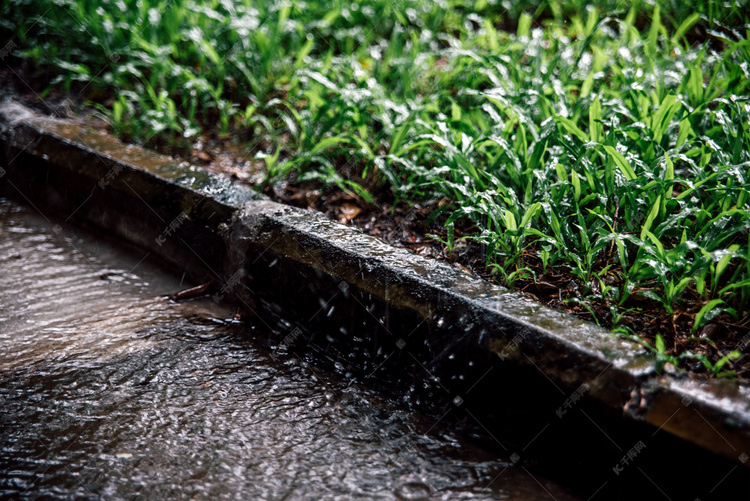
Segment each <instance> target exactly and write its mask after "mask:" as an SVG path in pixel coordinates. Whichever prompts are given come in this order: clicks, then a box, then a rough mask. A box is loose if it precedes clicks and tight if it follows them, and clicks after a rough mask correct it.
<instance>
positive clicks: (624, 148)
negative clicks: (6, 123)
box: [2, 0, 750, 375]
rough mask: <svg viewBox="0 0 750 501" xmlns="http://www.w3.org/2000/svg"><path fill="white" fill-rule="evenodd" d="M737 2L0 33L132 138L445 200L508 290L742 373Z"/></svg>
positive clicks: (398, 195)
mask: <svg viewBox="0 0 750 501" xmlns="http://www.w3.org/2000/svg"><path fill="white" fill-rule="evenodd" d="M747 7H748V6H747V5H743V3H742V2H740V1H737V0H734V1H728V2H719V1H707V2H698V1H693V2H671V1H668V0H657V1H656V2H638V1H636V2H635V3H632V4H625V3H623V2H618V1H608V0H592V1H583V0H578V1H573V2H569V3H562V2H557V1H554V0H540V1H533V0H532V1H522V2H518V3H511V2H507V1H503V2H500V1H497V0H495V1H492V0H478V1H476V2H467V1H458V0H443V1H441V2H433V1H428V0H402V1H399V2H390V1H385V0H371V1H354V2H343V1H326V2H322V1H321V2H318V1H308V2H302V1H296V0H291V1H284V2H281V1H278V2H256V1H253V0H245V1H239V0H221V1H220V0H190V1H187V0H171V1H168V0H139V1H137V2H136V1H129V0H117V1H108V0H99V1H93V0H67V1H62V0H60V1H54V2H53V1H51V0H42V1H33V2H32V1H11V2H8V1H6V2H5V8H4V16H3V21H2V34H3V36H4V37H5V38H6V39H9V40H14V41H15V43H16V44H17V45H18V49H17V50H16V51H15V52H14V58H11V61H12V62H14V63H13V64H23V65H26V66H28V67H30V68H32V69H33V70H34V71H35V72H36V75H37V76H36V78H37V79H43V78H46V77H49V78H50V79H51V81H52V84H53V85H58V86H62V87H63V88H64V89H67V90H75V91H77V92H83V93H84V94H85V97H86V98H87V99H89V100H91V101H93V102H95V103H97V106H99V107H100V109H101V110H103V111H104V113H106V115H107V116H108V117H109V119H110V120H111V122H112V124H113V126H114V128H115V130H116V131H117V132H118V133H119V134H121V135H123V136H125V137H126V138H128V139H130V140H133V141H140V142H145V141H148V142H149V144H152V143H154V142H157V143H161V144H170V145H173V146H175V147H178V148H179V147H183V148H185V147H189V145H190V143H191V142H192V141H194V140H195V139H196V138H198V137H201V136H213V137H218V138H228V137H231V138H234V139H235V140H236V141H238V142H240V143H243V144H246V145H247V152H246V153H247V154H248V155H250V156H251V157H252V158H254V159H255V160H256V161H258V162H262V163H263V165H264V168H265V170H264V176H265V177H264V180H263V186H264V187H267V186H270V185H272V184H273V183H275V182H277V181H279V180H281V179H284V178H286V177H287V176H289V175H290V174H292V173H294V175H295V176H296V179H297V181H298V182H306V181H316V182H320V183H326V184H333V185H336V186H338V187H339V188H340V189H342V190H345V191H347V192H351V193H354V194H356V195H357V196H359V197H360V198H361V199H363V200H365V201H368V202H369V201H372V200H373V195H374V194H376V193H382V192H384V191H385V192H387V193H389V195H390V196H391V197H392V198H393V200H395V202H399V201H400V202H403V203H407V204H408V203H415V202H425V201H434V200H439V199H442V200H443V201H445V200H447V203H441V204H440V205H439V208H438V206H437V205H435V207H436V210H437V211H438V213H439V214H438V215H439V216H440V217H441V218H442V219H440V220H441V221H443V222H444V223H445V232H444V233H442V236H440V237H439V238H441V239H442V241H443V242H444V243H445V245H446V246H447V247H448V248H449V250H452V248H453V246H454V245H455V244H456V235H457V234H460V235H462V238H465V239H468V240H470V241H472V242H474V243H476V244H478V245H481V246H482V248H483V250H484V253H483V262H482V263H481V265H482V266H486V267H488V268H490V269H491V270H493V272H494V273H495V276H496V277H497V278H498V279H499V280H501V281H503V282H504V283H506V284H508V285H511V286H512V285H514V284H516V285H518V284H520V285H524V284H527V285H528V284H532V283H538V282H542V281H546V282H553V283H555V284H562V283H566V284H570V285H566V286H565V287H563V286H561V285H558V286H557V289H558V292H559V296H560V298H561V299H560V300H558V301H554V300H550V301H549V303H550V304H552V305H553V306H557V307H562V308H568V309H576V308H580V309H581V310H582V311H588V312H590V313H591V314H592V315H593V317H594V318H595V319H597V321H599V322H602V323H604V324H605V325H607V326H609V327H615V328H617V329H619V330H620V331H621V332H624V333H625V334H626V335H630V334H632V333H633V332H638V333H642V332H645V333H646V335H645V339H644V340H643V341H642V342H643V343H645V344H646V345H647V346H648V347H649V348H650V349H651V350H652V351H654V352H655V353H657V358H658V359H659V360H660V361H662V362H673V363H676V364H682V365H683V366H688V367H691V368H693V369H695V370H703V371H707V372H708V373H709V374H723V375H729V374H730V373H731V371H726V370H724V369H726V368H727V367H730V368H732V367H734V368H735V369H737V370H739V371H740V372H741V373H743V375H747V374H750V372H748V371H747V370H746V369H742V368H741V367H742V365H741V364H739V363H738V362H735V361H736V360H737V359H738V358H739V356H740V354H741V353H742V352H744V351H745V348H746V345H747V342H745V341H744V339H746V338H744V337H743V336H744V335H746V334H747V332H748V326H749V325H750V317H749V316H748V313H749V311H748V305H749V302H748V299H749V298H750V208H749V206H748V197H749V193H748V192H749V191H750V184H749V181H748V172H749V169H748V166H750V102H749V101H748V86H749V85H750V83H749V82H750V75H748V72H749V71H750V70H749V69H748V65H749V64H750V41H748V31H749V30H750V28H748V23H749V22H750V19H749V18H750V9H748V8H747ZM50 88H51V87H50ZM42 97H44V96H42ZM563 289H565V291H564V292H565V295H566V297H567V298H568V299H567V301H562V291H563ZM717 325H718V326H720V327H721V329H720V330H718V331H717V330H716V329H712V328H709V327H711V326H717ZM712 333H713V335H712ZM717 333H719V334H717ZM732 370H734V369H732Z"/></svg>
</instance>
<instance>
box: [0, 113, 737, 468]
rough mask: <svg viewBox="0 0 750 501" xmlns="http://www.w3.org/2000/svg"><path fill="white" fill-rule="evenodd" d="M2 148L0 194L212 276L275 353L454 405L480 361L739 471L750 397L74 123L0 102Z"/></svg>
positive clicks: (219, 292) (568, 404) (563, 406)
mask: <svg viewBox="0 0 750 501" xmlns="http://www.w3.org/2000/svg"><path fill="white" fill-rule="evenodd" d="M0 141H2V144H3V154H2V157H4V158H3V160H4V161H3V163H2V164H0V165H2V166H3V167H2V170H0V193H6V194H11V195H14V196H19V194H20V196H22V197H23V198H25V199H26V200H27V201H28V202H30V203H32V204H35V205H37V206H40V207H42V208H45V207H48V208H50V209H52V210H55V211H57V212H58V213H60V214H63V215H66V216H67V215H68V214H69V215H70V217H72V216H75V218H76V219H79V220H83V221H87V222H89V223H91V224H94V225H96V226H98V227H101V228H104V229H106V230H108V231H110V232H113V233H115V234H117V235H119V236H121V237H123V238H125V239H127V240H129V241H131V242H134V243H136V244H137V245H140V246H142V247H143V248H145V249H148V250H149V251H150V252H153V253H156V254H159V255H160V256H162V257H163V258H165V259H166V260H167V261H169V262H171V263H172V264H173V265H175V266H178V267H180V268H181V269H185V270H189V271H190V272H191V273H192V274H193V275H194V276H195V277H196V278H197V279H199V280H203V279H211V280H214V281H215V283H216V284H217V288H216V292H215V294H214V298H215V299H216V300H217V301H219V300H224V299H225V298H228V299H229V300H232V301H235V302H239V304H243V305H244V308H245V309H246V310H250V311H254V312H256V313H258V315H260V316H261V317H262V318H265V319H268V320H267V321H268V322H269V324H270V325H274V328H273V329H272V330H274V331H275V332H276V333H277V334H278V335H279V336H280V339H282V343H281V345H280V347H277V348H275V350H276V351H274V353H279V354H282V353H285V352H286V350H287V349H288V348H290V346H291V345H293V344H294V343H299V342H300V339H305V340H306V342H314V344H315V346H317V347H318V350H319V351H320V352H321V353H322V354H323V355H324V356H325V357H328V359H330V360H331V361H332V362H333V363H344V362H345V361H346V360H347V357H351V353H358V354H359V355H361V356H362V357H364V358H363V359H364V360H366V363H364V365H365V367H363V368H362V369H363V373H369V371H370V370H375V371H377V370H378V369H377V368H378V367H381V366H383V364H386V362H388V361H389V360H390V362H388V363H393V361H394V359H395V360H396V361H397V360H398V359H400V360H402V361H403V360H407V361H410V363H411V364H412V365H413V366H415V367H417V368H419V366H421V369H423V370H424V371H426V372H427V373H428V374H430V375H431V379H432V380H437V382H436V383H435V386H436V387H437V386H441V387H443V388H444V389H445V391H446V392H447V393H448V394H449V395H450V398H452V401H453V403H454V404H455V405H461V403H462V402H464V401H466V400H467V399H468V398H469V397H468V395H469V392H470V391H472V388H473V387H474V386H473V385H474V384H476V383H475V380H474V379H472V378H471V377H469V376H472V374H473V372H472V370H469V371H468V372H467V371H463V372H462V371H461V370H460V369H457V367H461V364H464V365H463V367H467V366H473V360H474V359H475V358H477V359H480V360H483V363H479V364H477V368H479V367H481V368H482V370H485V369H486V368H487V367H489V368H490V369H491V368H492V367H501V371H505V372H503V374H505V375H506V376H507V375H508V374H514V373H515V371H517V370H522V373H523V374H530V373H536V374H537V376H539V375H541V376H543V378H544V379H547V380H549V381H550V382H551V383H552V384H553V385H554V386H555V387H556V388H557V389H558V390H559V391H560V394H561V395H562V399H560V400H563V401H562V403H560V405H559V406H558V410H559V411H560V412H558V416H562V414H565V413H566V412H568V411H569V410H570V409H571V408H575V407H576V406H577V405H578V404H577V402H578V401H579V400H581V399H583V400H584V401H586V402H589V403H593V405H595V406H598V407H600V408H602V409H603V411H602V412H604V413H605V414H607V413H609V415H611V416H615V417H614V418H613V419H614V420H615V421H617V420H618V419H619V420H621V421H622V423H626V424H627V423H628V422H631V423H646V424H647V425H648V426H650V427H652V428H651V429H656V430H665V431H668V432H670V433H671V434H673V435H675V436H678V437H681V438H682V439H684V440H687V441H689V442H692V443H694V444H697V445H698V446H700V447H703V448H705V449H706V450H708V451H711V452H712V453H715V454H718V455H721V456H724V457H726V458H729V459H730V460H732V461H735V462H739V463H740V464H744V465H745V466H750V461H747V459H748V454H750V398H749V397H750V395H749V393H750V392H749V390H748V388H746V387H743V386H740V385H738V384H737V383H736V382H727V381H717V380H710V381H708V382H700V381H696V380H694V379H692V378H691V377H689V376H687V375H684V374H682V375H669V376H664V377H659V376H657V375H656V374H655V373H654V372H653V369H652V367H653V360H652V359H650V358H649V357H648V356H646V355H645V354H644V352H643V350H642V349H641V348H640V347H638V346H637V345H634V344H632V343H630V342H627V341H624V340H622V339H619V338H616V337H614V336H612V335H610V334H609V333H608V332H607V331H605V330H603V329H600V328H598V327H597V326H595V325H592V324H590V323H586V322H583V321H580V320H578V319H575V318H573V317H570V316H568V315H565V314H562V313H559V312H556V311H553V310H550V309H548V308H546V307H544V306H542V305H539V304H536V303H533V302H530V301H528V300H527V299H525V298H523V297H522V296H520V295H518V294H514V293H511V292H508V291H507V290H505V289H502V288H500V287H497V286H493V285H490V284H487V283H486V282H484V281H481V280H479V279H477V278H474V277H472V276H471V275H468V274H466V273H464V272H462V271H459V270H456V269H454V268H452V267H450V266H448V265H445V264H443V263H438V262H434V261H432V260H428V259H426V258H422V257H419V256H415V255H412V254H410V253H408V252H407V251H405V250H402V249H397V248H394V247H391V246H388V245H386V244H384V243H383V242H381V241H380V240H378V239H376V238H374V237H371V236H368V235H365V234H363V233H361V232H359V231H358V230H356V229H353V228H351V227H347V226H343V225H340V224H338V223H335V222H331V221H330V220H328V219H326V218H325V217H323V216H322V215H319V214H314V213H310V212H308V211H303V210H299V209H296V208H292V207H288V206H283V205H280V204H277V203H274V202H271V201H269V200H267V199H265V198H264V197H262V196H259V195H257V194H255V193H254V192H253V191H252V190H250V189H248V188H244V187H242V186H238V185H235V184H232V183H231V182H229V181H228V180H226V179H223V178H221V177H220V176H214V175H209V174H206V173H203V172H201V171H200V170H198V169H196V168H194V167H192V166H189V165H184V164H182V165H175V162H174V161H173V160H172V159H170V158H169V157H165V156H162V155H157V154H155V153H152V152H149V151H146V150H143V149H141V148H138V147H136V146H125V145H123V144H122V143H120V142H119V141H118V140H116V139H113V138H112V137H110V136H107V135H102V134H99V133H96V132H92V131H90V130H87V129H86V127H85V126H84V125H80V124H75V123H72V122H70V121H63V120H55V119H49V118H44V117H39V116H37V115H35V114H34V113H32V112H30V111H29V110H28V109H26V108H23V107H22V106H20V105H18V104H15V103H13V102H5V103H4V104H2V106H0ZM282 312H283V313H282ZM290 312H291V313H290ZM271 322H274V323H271ZM357 322H359V324H358V323H357ZM362 326H364V327H362ZM321 332H327V333H328V334H326V335H323V334H321ZM321 336H323V337H321ZM344 347H345V348H344ZM347 353H348V354H347ZM472 357H473V358H472ZM411 359H413V360H411ZM469 362H472V363H469ZM498 364H499V365H498ZM523 371H525V372H523ZM474 372H476V371H474ZM477 373H478V372H477ZM456 374H459V376H456V377H453V376H455V375H456ZM461 376H463V377H461ZM377 377H378V378H380V376H377ZM384 377H385V378H386V379H387V377H388V376H387V375H386V376H384ZM476 377H481V374H479V373H478V376H476ZM540 380H542V379H541V378H540ZM545 384H546V383H545ZM559 397H560V395H558V398H559ZM486 398H487V397H486V396H485V397H482V398H479V399H477V398H476V397H475V398H474V400H482V399H486ZM488 415H489V414H488ZM617 416H620V417H617ZM622 416H624V417H625V419H624V420H622Z"/></svg>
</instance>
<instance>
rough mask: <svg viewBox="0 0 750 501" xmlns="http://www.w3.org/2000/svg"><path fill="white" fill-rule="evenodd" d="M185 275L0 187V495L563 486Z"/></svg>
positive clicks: (540, 495)
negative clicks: (280, 339) (279, 335)
mask: <svg viewBox="0 0 750 501" xmlns="http://www.w3.org/2000/svg"><path fill="white" fill-rule="evenodd" d="M187 285H188V284H182V283H181V281H180V279H179V277H176V278H175V277H173V276H172V275H170V274H169V273H167V272H165V271H164V269H163V268H160V267H159V265H158V263H157V261H156V260H155V259H154V257H153V256H151V255H149V254H147V253H146V252H144V251H139V250H135V249H130V248H127V247H123V246H118V245H116V244H115V243H113V242H109V241H108V240H107V239H106V238H105V237H103V236H101V235H99V236H97V237H96V238H95V237H94V236H92V234H90V233H87V232H85V231H84V230H81V229H79V228H76V227H73V226H69V225H67V224H66V223H64V222H58V221H50V220H48V219H47V218H46V217H45V216H44V215H42V214H40V213H39V212H37V211H36V210H34V209H32V208H27V207H25V206H21V205H18V204H16V203H15V202H10V201H8V200H4V199H0V498H2V499H127V500H134V499H558V500H562V499H570V498H571V496H570V495H569V493H568V492H567V491H566V490H565V489H563V488H561V487H559V486H558V485H556V484H554V483H553V482H551V481H549V480H546V479H544V478H542V477H540V476H539V475H536V474H534V473H533V472H530V471H528V470H527V469H526V468H525V467H523V466H520V465H514V464H512V463H511V462H510V461H509V460H507V459H504V458H500V457H498V456H497V455H496V454H495V453H491V452H489V451H486V450H484V449H482V448H480V447H478V446H477V445H475V444H472V443H467V442H466V441H465V440H463V439H462V438H461V437H460V436H457V435H456V434H454V433H452V432H451V430H449V429H446V427H444V426H442V425H441V424H440V423H439V422H436V421H438V420H437V419H435V418H430V417H427V416H422V415H419V414H414V413H411V412H407V411H406V410H405V409H404V407H403V406H400V405H399V404H398V403H396V402H395V401H391V400H389V399H388V398H386V397H384V396H382V395H380V394H377V393H375V392H373V391H371V390H369V389H367V388H366V387H362V386H361V385H357V384H353V383H352V381H348V380H346V378H344V377H342V376H340V375H336V374H331V373H324V372H322V371H321V370H320V369H317V368H316V367H315V366H314V365H311V364H308V363H307V362H305V361H303V360H301V359H299V358H297V357H295V356H294V355H293V354H289V355H285V356H283V357H275V356H271V353H270V352H269V351H268V350H266V349H265V348H263V347H261V346H260V345H258V344H257V343H255V342H253V337H255V336H257V335H258V334H260V328H257V327H254V326H252V325H246V324H240V323H239V322H237V321H236V320H234V315H233V312H232V311H228V310H225V309H222V307H220V306H219V305H216V304H214V303H213V302H212V301H211V300H210V299H204V300H197V301H191V302H188V303H181V304H178V303H175V302H173V301H171V300H170V299H169V298H168V297H167V296H168V295H169V294H171V293H174V292H176V291H178V290H180V289H181V288H184V287H186V286H187Z"/></svg>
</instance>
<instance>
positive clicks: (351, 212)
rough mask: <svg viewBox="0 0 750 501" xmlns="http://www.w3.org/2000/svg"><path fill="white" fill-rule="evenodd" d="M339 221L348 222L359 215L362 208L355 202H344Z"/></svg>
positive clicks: (340, 209) (340, 208)
mask: <svg viewBox="0 0 750 501" xmlns="http://www.w3.org/2000/svg"><path fill="white" fill-rule="evenodd" d="M338 212H339V223H341V224H347V223H348V222H349V221H351V220H352V219H354V218H355V217H357V216H358V215H359V213H360V212H362V209H360V208H359V207H357V206H356V205H354V204H349V203H346V204H342V205H341V206H340V207H339V210H338Z"/></svg>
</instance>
